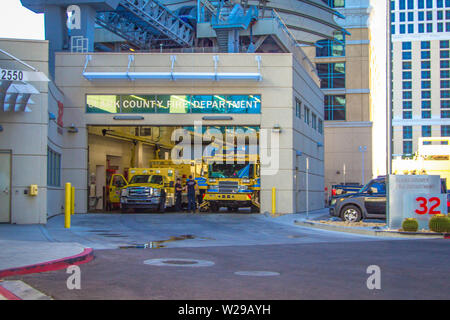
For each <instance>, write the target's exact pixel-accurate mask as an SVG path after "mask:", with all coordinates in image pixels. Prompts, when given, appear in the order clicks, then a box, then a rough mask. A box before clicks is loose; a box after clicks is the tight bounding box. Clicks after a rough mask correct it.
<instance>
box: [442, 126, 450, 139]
mask: <svg viewBox="0 0 450 320" xmlns="http://www.w3.org/2000/svg"><path fill="white" fill-rule="evenodd" d="M441 137H450V125H445V126H441Z"/></svg>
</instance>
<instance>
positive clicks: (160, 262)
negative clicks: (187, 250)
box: [144, 258, 214, 267]
mask: <svg viewBox="0 0 450 320" xmlns="http://www.w3.org/2000/svg"><path fill="white" fill-rule="evenodd" d="M144 264H147V265H151V266H160V267H164V266H171V267H211V266H213V265H214V262H212V261H207V260H196V259H179V258H161V259H149V260H145V261H144Z"/></svg>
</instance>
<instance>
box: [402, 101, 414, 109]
mask: <svg viewBox="0 0 450 320" xmlns="http://www.w3.org/2000/svg"><path fill="white" fill-rule="evenodd" d="M403 109H412V101H403Z"/></svg>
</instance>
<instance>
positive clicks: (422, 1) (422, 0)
mask: <svg viewBox="0 0 450 320" xmlns="http://www.w3.org/2000/svg"><path fill="white" fill-rule="evenodd" d="M417 7H418V8H419V9H424V8H425V0H418V3H417Z"/></svg>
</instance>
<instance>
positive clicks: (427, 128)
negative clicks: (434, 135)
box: [422, 126, 431, 137]
mask: <svg viewBox="0 0 450 320" xmlns="http://www.w3.org/2000/svg"><path fill="white" fill-rule="evenodd" d="M422 137H431V126H422Z"/></svg>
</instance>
